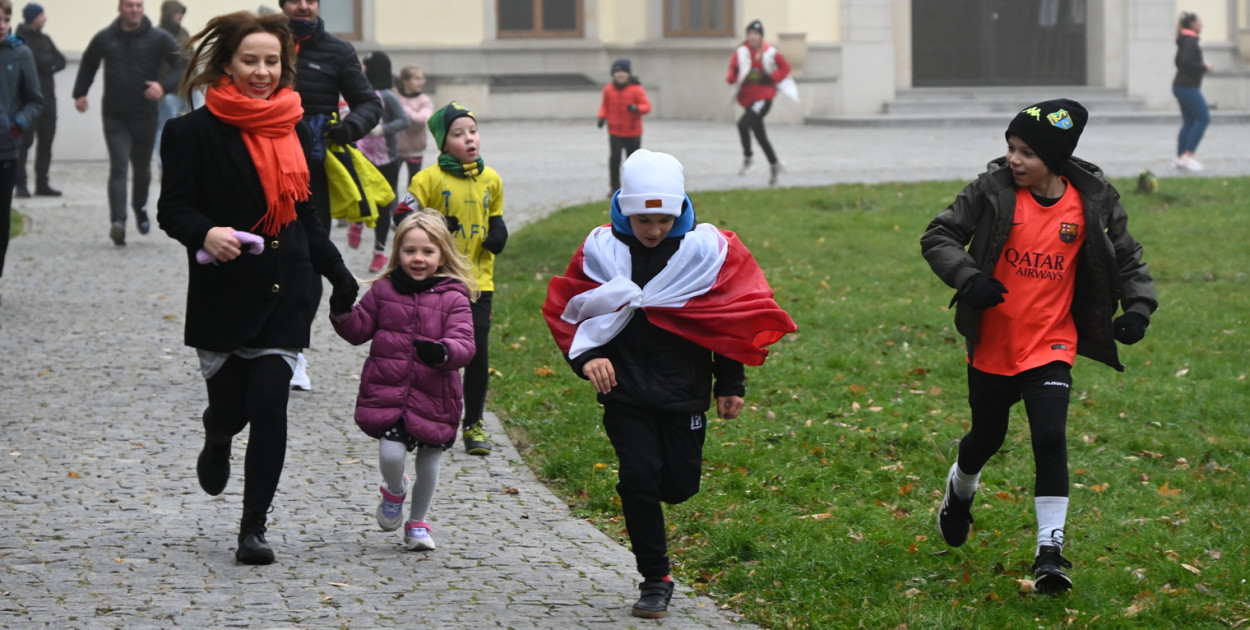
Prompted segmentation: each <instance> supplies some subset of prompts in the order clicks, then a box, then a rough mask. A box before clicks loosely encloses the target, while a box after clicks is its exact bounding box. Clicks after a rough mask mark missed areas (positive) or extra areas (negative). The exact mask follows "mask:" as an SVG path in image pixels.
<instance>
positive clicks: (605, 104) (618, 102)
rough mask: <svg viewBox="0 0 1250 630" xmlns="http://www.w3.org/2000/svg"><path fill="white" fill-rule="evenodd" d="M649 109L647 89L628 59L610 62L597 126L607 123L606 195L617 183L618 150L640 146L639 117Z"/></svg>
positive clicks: (629, 150)
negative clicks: (608, 80) (609, 70)
mask: <svg viewBox="0 0 1250 630" xmlns="http://www.w3.org/2000/svg"><path fill="white" fill-rule="evenodd" d="M650 111H651V101H650V100H647V91H646V90H644V89H643V87H642V83H641V82H640V81H638V77H635V76H634V75H633V73H632V72H631V70H630V65H629V60H628V59H617V60H616V61H613V62H612V82H611V83H609V84H607V85H605V86H603V99H602V100H601V101H600V102H599V128H600V129H603V126H604V125H605V124H606V125H607V126H608V187H609V190H608V196H609V197H611V196H612V195H614V194H616V191H617V190H619V189H620V187H621V154H622V153H624V154H625V157H626V158H628V157H629V156H631V155H633V154H634V151H637V150H638V149H639V148H641V147H642V117H643V115H644V114H647V113H649V112H650Z"/></svg>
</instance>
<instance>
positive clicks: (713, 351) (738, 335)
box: [543, 149, 796, 619]
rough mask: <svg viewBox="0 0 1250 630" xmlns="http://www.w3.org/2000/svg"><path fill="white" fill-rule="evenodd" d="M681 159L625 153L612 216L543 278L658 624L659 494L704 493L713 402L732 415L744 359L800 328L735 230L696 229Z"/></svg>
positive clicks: (665, 584) (674, 497) (662, 563)
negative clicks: (608, 457)
mask: <svg viewBox="0 0 1250 630" xmlns="http://www.w3.org/2000/svg"><path fill="white" fill-rule="evenodd" d="M683 170H684V169H683V167H682V165H681V163H680V162H678V161H677V159H676V158H674V157H673V156H671V155H668V154H666V153H654V152H651V151H647V150H646V149H640V150H638V151H636V152H634V154H633V155H631V156H630V157H629V159H627V160H625V164H624V168H623V173H622V183H623V185H622V187H621V189H620V190H619V191H618V192H617V193H616V194H615V195H613V197H612V203H611V207H610V209H609V216H610V218H611V224H610V225H606V226H601V227H597V228H595V229H594V230H592V231H591V232H590V235H589V236H587V237H586V240H585V241H584V242H583V243H582V245H581V247H579V248H578V250H577V252H576V253H575V254H574V255H573V259H572V260H571V261H570V262H569V265H568V268H567V270H565V272H564V275H563V276H557V277H555V278H552V279H551V282H550V284H549V285H548V287H547V300H546V302H544V304H543V316H544V318H545V319H546V320H547V325H548V326H549V327H550V329H551V333H552V336H553V337H554V338H555V340H556V345H558V346H559V348H560V351H561V352H563V353H564V355H565V358H566V359H567V360H568V362H569V365H570V367H572V368H573V372H574V373H575V374H577V376H578V377H580V378H584V379H586V380H588V381H590V383H591V384H592V385H593V386H594V389H595V393H596V394H597V396H598V400H599V404H601V405H603V428H604V429H605V430H606V431H607V434H608V439H609V440H611V441H612V448H613V449H614V450H615V451H616V456H617V459H619V460H620V467H619V473H618V474H619V477H620V481H619V483H617V484H616V491H617V494H618V495H620V498H621V510H622V511H623V512H624V514H625V529H626V530H628V532H629V542H630V544H631V546H632V547H633V552H634V557H635V559H636V561H637V566H638V572H639V573H640V574H642V577H643V581H642V583H641V584H639V590H640V591H641V596H640V597H639V599H638V601H637V603H635V604H634V606H633V610H632V612H633V615H634V616H636V617H644V618H647V619H659V618H661V617H664V616H665V615H666V614H667V611H668V604H669V600H670V599H671V598H672V596H673V579H672V577H670V575H669V573H670V566H671V565H670V563H669V558H668V543H667V532H666V530H665V526H664V509H663V506H661V505H660V503H661V502H664V503H668V504H670V505H675V504H678V503H682V502H683V501H685V500H686V499H689V498H690V497H693V496H694V495H695V494H697V493H698V492H699V481H700V478H701V476H702V474H703V441H704V437H705V436H706V434H707V417H706V415H707V411H708V404H709V402H710V401H711V400H712V399H713V398H715V401H716V415H717V416H718V417H721V418H726V419H732V418H736V417H738V413H739V412H740V411H741V410H742V406H743V399H742V397H743V396H745V395H746V373H745V370H744V368H743V364H749V365H761V364H763V362H764V359H765V358H766V357H767V356H768V350H767V346H769V345H771V344H773V343H776V342H777V341H778V340H780V339H781V338H782V337H783V336H784V335H786V334H787V333H790V332H794V331H795V329H796V327H795V325H794V321H793V320H792V319H790V316H789V315H788V314H786V312H785V311H783V310H782V309H781V307H780V306H778V305H777V302H776V301H775V300H774V299H773V292H772V289H771V288H770V287H769V286H768V281H767V280H766V279H765V278H764V273H763V271H762V270H760V268H759V265H758V264H756V262H755V259H754V258H753V257H752V256H751V252H750V251H749V250H747V248H746V246H745V245H743V244H742V241H740V240H738V237H737V235H735V234H734V233H732V232H729V231H725V230H718V229H716V227H715V226H713V225H710V224H707V223H704V224H696V222H695V212H694V204H692V203H691V201H690V198H689V197H688V196H686V191H685V175H684V174H683Z"/></svg>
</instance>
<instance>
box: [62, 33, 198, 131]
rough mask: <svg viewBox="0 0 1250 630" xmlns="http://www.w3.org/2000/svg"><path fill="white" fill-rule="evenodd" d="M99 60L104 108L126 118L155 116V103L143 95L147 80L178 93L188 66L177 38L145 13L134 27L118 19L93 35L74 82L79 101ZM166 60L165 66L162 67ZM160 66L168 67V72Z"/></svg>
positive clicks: (89, 87) (104, 110)
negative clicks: (125, 27)
mask: <svg viewBox="0 0 1250 630" xmlns="http://www.w3.org/2000/svg"><path fill="white" fill-rule="evenodd" d="M101 62H103V63H104V99H103V101H102V102H101V104H100V109H101V112H102V113H103V114H104V115H105V116H109V117H116V118H122V119H125V120H140V119H145V118H151V119H153V120H155V119H156V103H157V101H154V100H151V99H148V98H145V97H144V95H143V92H144V90H146V89H147V82H148V81H156V82H158V83H160V84H161V88H162V89H163V90H164V91H165V93H166V94H172V93H174V92H177V91H178V82H179V81H180V80H181V79H182V71H183V70H184V69H186V67H187V65H186V61H185V60H184V59H182V56H181V55H180V54H179V49H178V42H176V41H174V37H173V36H172V35H170V34H169V33H167V32H165V31H163V30H161V29H159V28H155V27H153V26H152V21H151V20H149V19H148V18H147V16H144V18H143V20H142V22H141V23H140V24H139V27H138V28H137V29H135V30H133V31H127V30H125V29H123V28H122V20H121V18H117V19H115V20H113V23H112V24H110V25H109V26H108V27H107V28H105V29H104V30H101V31H100V32H98V33H96V34H95V37H92V38H91V42H90V43H89V44H87V49H86V50H84V51H83V53H82V61H81V62H80V64H79V66H78V77H77V79H76V80H75V81H74V91H73V92H72V94H71V96H73V97H74V99H75V100H77V99H80V98H82V97H84V96H86V95H87V91H88V90H90V89H91V84H92V83H93V82H94V81H95V74H96V71H97V70H99V69H100V63H101ZM162 63H164V64H167V65H164V66H162ZM162 68H165V69H166V71H165V73H164V74H162V73H161V70H162Z"/></svg>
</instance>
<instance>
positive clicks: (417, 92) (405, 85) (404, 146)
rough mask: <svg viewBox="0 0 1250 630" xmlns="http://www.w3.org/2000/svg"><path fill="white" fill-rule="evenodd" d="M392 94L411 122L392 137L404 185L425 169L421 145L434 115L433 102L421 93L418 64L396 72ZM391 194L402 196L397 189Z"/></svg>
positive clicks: (421, 72) (422, 75) (421, 73)
mask: <svg viewBox="0 0 1250 630" xmlns="http://www.w3.org/2000/svg"><path fill="white" fill-rule="evenodd" d="M396 92H397V94H398V95H399V101H400V102H401V103H403V105H404V111H405V112H407V114H408V120H410V121H412V124H411V125H409V126H408V128H407V129H404V130H402V131H400V132H399V134H397V136H396V141H397V143H398V146H399V157H400V159H402V160H403V166H406V167H407V177H406V178H404V179H401V180H400V181H403V182H408V181H412V177H413V176H414V175H416V174H417V173H420V172H421V169H422V168H423V167H424V166H425V145H426V138H427V134H428V133H429V130H428V129H427V128H426V124H427V123H428V122H429V120H430V116H433V115H434V101H432V100H430V96H429V95H428V94H426V93H425V70H422V69H421V66H418V65H407V66H404V67H403V68H400V69H399V84H398V86H397V90H396ZM406 187H407V186H405V188H406ZM395 194H396V196H398V197H403V196H404V195H403V192H402V191H400V190H396V191H395Z"/></svg>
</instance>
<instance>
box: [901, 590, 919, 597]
mask: <svg viewBox="0 0 1250 630" xmlns="http://www.w3.org/2000/svg"><path fill="white" fill-rule="evenodd" d="M919 594H920V589H918V588H909V589H907V590H905V591H903V595H904V596H906V597H915V596H917V595H919Z"/></svg>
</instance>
